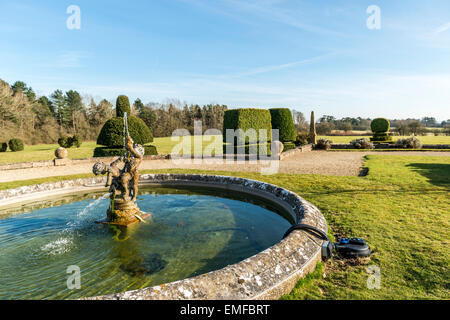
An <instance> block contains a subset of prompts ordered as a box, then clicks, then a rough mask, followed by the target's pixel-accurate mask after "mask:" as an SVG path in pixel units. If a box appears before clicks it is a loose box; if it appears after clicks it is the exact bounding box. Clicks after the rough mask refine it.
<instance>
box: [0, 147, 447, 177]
mask: <svg viewBox="0 0 450 320" xmlns="http://www.w3.org/2000/svg"><path fill="white" fill-rule="evenodd" d="M366 154H371V155H372V154H377V155H408V156H414V155H419V156H447V157H448V156H450V152H395V153H394V152H326V151H313V152H304V153H297V154H295V155H293V156H291V157H289V158H286V159H284V160H283V161H280V162H278V165H279V167H278V172H279V173H295V174H321V175H333V176H357V175H359V173H360V171H361V165H362V162H363V157H364V155H366ZM207 161H208V160H203V161H202V162H201V163H192V162H193V160H190V161H189V162H190V163H187V164H186V163H185V164H176V163H174V161H172V160H146V161H144V162H143V163H142V165H141V170H143V169H180V168H184V169H201V170H221V171H243V172H256V171H260V170H261V168H267V167H268V166H269V165H272V166H275V167H276V163H275V162H273V163H271V161H258V163H257V164H249V163H248V162H242V161H241V162H238V161H233V163H231V164H227V163H224V161H222V160H221V163H216V164H214V163H207ZM209 161H211V160H209ZM94 163H95V160H93V161H92V162H91V163H83V164H76V165H70V166H60V167H58V166H57V167H44V168H29V169H18V170H3V171H1V172H0V182H9V181H15V180H26V179H36V178H42V177H50V176H64V175H72V174H81V173H91V172H92V165H93V164H94Z"/></svg>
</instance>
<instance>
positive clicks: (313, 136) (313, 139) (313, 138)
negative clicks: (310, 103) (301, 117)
mask: <svg viewBox="0 0 450 320" xmlns="http://www.w3.org/2000/svg"><path fill="white" fill-rule="evenodd" d="M308 142H309V143H312V144H317V133H316V120H315V118H314V111H311V123H310V124H309V140H308Z"/></svg>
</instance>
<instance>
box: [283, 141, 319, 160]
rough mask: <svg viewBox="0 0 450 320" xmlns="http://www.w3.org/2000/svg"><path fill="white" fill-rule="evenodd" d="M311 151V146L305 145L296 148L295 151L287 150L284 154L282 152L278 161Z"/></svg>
mask: <svg viewBox="0 0 450 320" xmlns="http://www.w3.org/2000/svg"><path fill="white" fill-rule="evenodd" d="M312 149H313V145H312V144H307V145H304V146H300V147H297V148H295V149H291V150H288V151H286V152H283V153H282V154H281V155H280V160H283V159H286V158H288V157H290V156H293V155H295V154H297V153H300V152H309V151H312Z"/></svg>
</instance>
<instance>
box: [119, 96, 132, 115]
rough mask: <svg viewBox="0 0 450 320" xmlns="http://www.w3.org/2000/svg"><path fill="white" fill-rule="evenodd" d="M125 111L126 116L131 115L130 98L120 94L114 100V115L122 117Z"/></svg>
mask: <svg viewBox="0 0 450 320" xmlns="http://www.w3.org/2000/svg"><path fill="white" fill-rule="evenodd" d="M125 112H126V113H127V116H128V117H129V116H131V108H130V100H129V99H128V97H127V96H124V95H121V96H118V97H117V100H116V116H117V117H123V115H124V113H125Z"/></svg>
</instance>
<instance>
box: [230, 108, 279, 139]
mask: <svg viewBox="0 0 450 320" xmlns="http://www.w3.org/2000/svg"><path fill="white" fill-rule="evenodd" d="M228 129H232V130H237V129H241V130H242V131H241V132H240V133H239V134H238V135H237V137H235V138H234V139H235V141H234V144H235V145H245V144H251V143H257V142H261V141H264V142H265V141H271V140H272V122H271V116H270V111H269V110H266V109H233V110H227V111H225V114H224V118H223V141H224V142H228V143H231V142H232V141H227V140H226V139H227V135H226V133H227V130H228ZM249 129H254V130H256V140H254V139H250V138H249V137H246V136H245V135H244V132H245V131H247V130H249ZM261 129H264V130H267V135H266V137H264V136H261V137H260V135H259V130H261Z"/></svg>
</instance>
